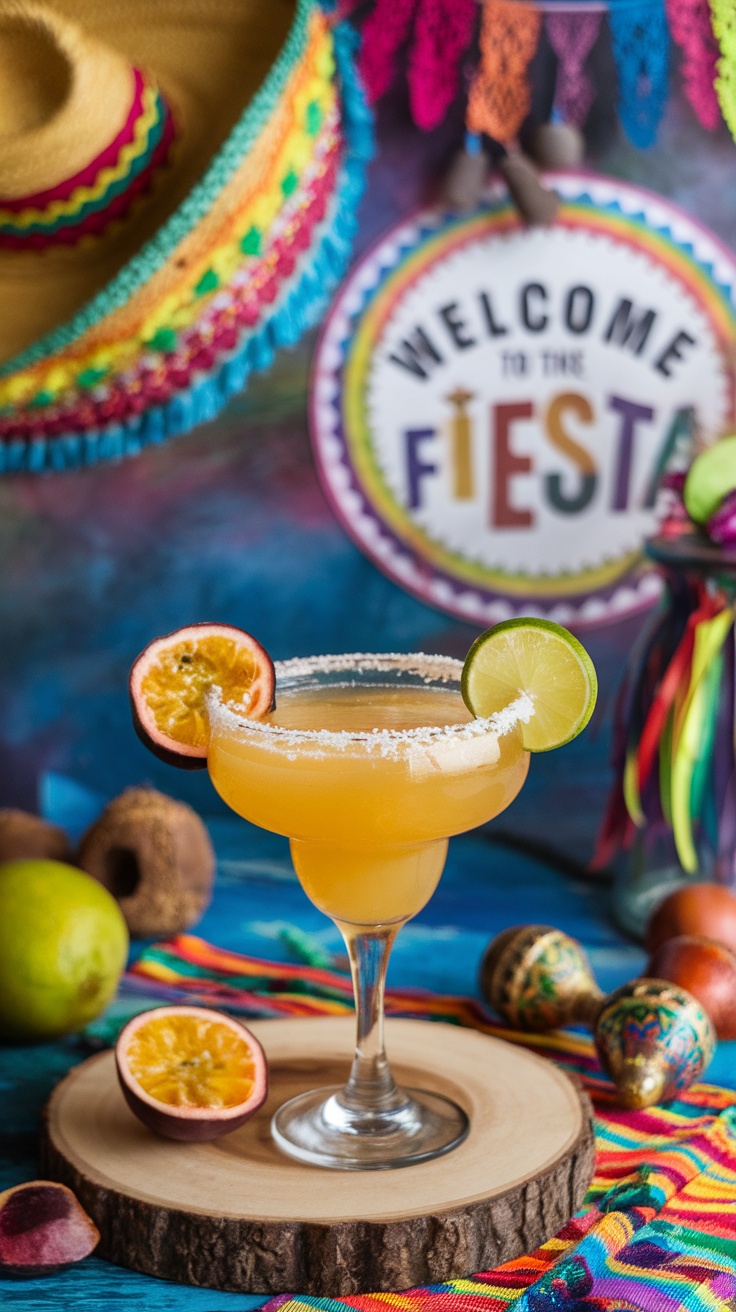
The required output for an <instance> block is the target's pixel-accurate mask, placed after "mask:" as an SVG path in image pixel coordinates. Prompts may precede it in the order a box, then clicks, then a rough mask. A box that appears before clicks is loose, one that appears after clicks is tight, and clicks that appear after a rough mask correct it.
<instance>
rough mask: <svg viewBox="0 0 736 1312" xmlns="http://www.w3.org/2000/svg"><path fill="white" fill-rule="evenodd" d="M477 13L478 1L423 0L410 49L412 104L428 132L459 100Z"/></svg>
mask: <svg viewBox="0 0 736 1312" xmlns="http://www.w3.org/2000/svg"><path fill="white" fill-rule="evenodd" d="M477 13H478V6H477V4H476V2H475V0H419V7H418V9H417V14H416V18H415V19H414V33H413V37H412V43H411V48H410V50H409V74H408V76H409V104H410V107H411V115H412V118H413V119H414V122H415V123H416V125H417V127H418V128H421V129H422V131H424V132H429V131H430V130H431V129H432V128H436V127H437V126H438V124H439V123H441V122H442V120H443V118H444V117H445V114H446V113H447V110H448V109H449V107H450V105H451V104H452V102H453V100H454V99H455V95H456V93H457V90H458V84H459V81H460V61H461V59H462V56H463V53H464V52H465V50H466V49H467V47H468V46H469V45H470V42H471V40H472V37H473V32H474V31H475V22H476V17H477Z"/></svg>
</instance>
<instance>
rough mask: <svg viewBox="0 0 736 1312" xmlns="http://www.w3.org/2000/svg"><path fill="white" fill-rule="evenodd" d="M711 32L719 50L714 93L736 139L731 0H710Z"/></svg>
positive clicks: (735, 49) (734, 33)
mask: <svg viewBox="0 0 736 1312" xmlns="http://www.w3.org/2000/svg"><path fill="white" fill-rule="evenodd" d="M710 7H711V16H712V20H713V32H714V34H715V37H716V40H717V41H718V45H719V47H720V51H721V57H720V59H719V60H718V62H717V65H716V68H717V72H718V76H717V78H716V94H717V96H718V103H719V105H720V107H721V113H722V114H723V117H724V118H725V120H726V122H727V124H728V126H729V128H730V130H731V136H732V137H734V139H736V22H734V9H733V4H732V0H710Z"/></svg>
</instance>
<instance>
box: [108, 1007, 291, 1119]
mask: <svg viewBox="0 0 736 1312" xmlns="http://www.w3.org/2000/svg"><path fill="white" fill-rule="evenodd" d="M115 1060H116V1063H117V1071H118V1079H119V1080H120V1086H121V1088H122V1091H123V1095H124V1097H125V1100H126V1102H127V1104H128V1106H129V1107H130V1109H131V1111H132V1112H133V1113H134V1114H135V1115H136V1116H137V1117H138V1119H139V1120H140V1121H142V1122H143V1124H144V1125H147V1126H148V1128H149V1130H153V1131H154V1132H155V1133H156V1134H161V1135H163V1136H164V1137H165V1138H167V1139H181V1140H183V1141H185V1142H189V1143H193V1142H197V1143H199V1142H202V1141H204V1140H208V1139H218V1138H219V1137H220V1135H222V1134H228V1133H229V1132H230V1131H231V1130H237V1128H238V1126H240V1125H243V1124H244V1122H245V1121H248V1120H250V1118H251V1116H253V1114H254V1112H257V1111H258V1108H259V1107H261V1106H262V1104H263V1103H264V1102H265V1099H266V1094H267V1092H268V1065H267V1062H266V1055H265V1053H264V1051H263V1048H262V1047H261V1045H260V1043H259V1042H258V1040H257V1039H256V1038H255V1036H254V1035H253V1034H251V1032H250V1030H248V1029H246V1027H245V1025H241V1024H240V1022H239V1021H237V1020H234V1019H233V1018H232V1017H231V1016H226V1015H224V1014H223V1013H222V1012H220V1011H210V1010H209V1009H208V1008H206V1007H187V1006H181V1007H156V1008H155V1009H154V1010H153V1011H145V1012H143V1014H142V1015H140V1016H135V1017H134V1019H133V1020H131V1021H128V1024H127V1025H126V1026H125V1028H124V1029H123V1031H122V1033H121V1034H120V1037H119V1039H118V1041H117V1045H116V1048H115Z"/></svg>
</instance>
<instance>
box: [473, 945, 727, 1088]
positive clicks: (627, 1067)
mask: <svg viewBox="0 0 736 1312" xmlns="http://www.w3.org/2000/svg"><path fill="white" fill-rule="evenodd" d="M481 987H482V989H483V993H484V995H485V997H486V999H487V1000H488V1002H490V1004H491V1006H492V1007H493V1009H494V1011H497V1012H498V1013H499V1015H501V1016H503V1017H504V1019H505V1020H507V1021H508V1022H509V1024H510V1025H512V1026H513V1027H514V1028H515V1029H521V1030H531V1031H535V1032H541V1031H544V1030H550V1029H557V1028H560V1027H561V1026H563V1025H570V1024H573V1023H574V1024H582V1025H587V1026H588V1028H590V1029H592V1030H593V1031H594V1034H595V1044H596V1049H597V1051H598V1056H599V1058H600V1062H601V1065H602V1066H603V1068H604V1070H606V1071H607V1072H608V1074H609V1075H610V1076H611V1079H612V1080H613V1082H614V1084H615V1085H616V1089H617V1092H618V1097H619V1101H620V1102H621V1103H622V1105H623V1106H624V1107H631V1108H641V1107H650V1106H652V1105H653V1104H654V1103H656V1102H666V1101H667V1100H669V1099H671V1098H674V1097H676V1096H677V1094H678V1093H682V1092H683V1091H684V1090H685V1089H687V1088H689V1087H690V1085H691V1084H693V1083H694V1082H695V1080H697V1079H699V1077H700V1076H701V1075H702V1073H703V1071H704V1070H705V1068H706V1066H707V1065H708V1062H709V1061H710V1059H711V1057H712V1056H713V1052H714V1049H715V1043H716V1036H715V1031H714V1029H713V1026H712V1024H711V1022H710V1019H709V1017H708V1015H707V1013H706V1012H705V1010H704V1009H703V1007H702V1006H701V1004H700V1003H699V1002H698V1001H697V999H696V998H694V997H693V996H692V994H690V993H688V992H687V991H686V990H685V989H683V988H679V987H678V986H677V985H675V984H669V983H667V981H665V980H660V979H636V980H632V981H631V982H630V983H629V984H624V985H623V987H622V988H619V989H616V990H615V991H614V992H613V993H610V994H609V995H608V997H604V995H603V993H602V992H601V991H600V989H599V988H598V985H597V984H596V982H595V979H594V977H593V974H592V971H591V969H590V964H589V962H588V958H587V957H586V955H585V952H584V950H583V948H582V947H581V945H580V944H579V943H578V942H576V940H575V939H573V938H570V936H569V935H568V934H563V933H562V931H561V930H559V929H553V928H552V927H551V926H550V925H521V926H516V927H514V928H513V929H507V930H504V932H503V933H502V934H498V935H497V936H496V938H494V939H493V940H492V941H491V943H490V944H489V946H488V948H487V950H486V953H485V956H484V958H483V964H482V968H481Z"/></svg>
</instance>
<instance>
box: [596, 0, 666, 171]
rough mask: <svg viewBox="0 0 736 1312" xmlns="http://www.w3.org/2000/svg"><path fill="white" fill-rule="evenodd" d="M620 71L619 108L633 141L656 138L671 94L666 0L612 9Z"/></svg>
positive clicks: (648, 141) (646, 0) (640, 144)
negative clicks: (665, 10) (664, 0)
mask: <svg viewBox="0 0 736 1312" xmlns="http://www.w3.org/2000/svg"><path fill="white" fill-rule="evenodd" d="M608 23H609V26H610V30H611V40H612V44H613V56H614V59H615V61H616V69H617V72H618V112H619V118H620V119H621V122H622V124H623V126H624V130H625V131H626V135H627V136H628V138H629V140H630V141H631V142H632V144H633V145H634V146H638V147H639V148H640V149H645V148H646V147H647V146H651V145H653V144H654V141H655V140H656V136H657V129H658V127H659V124H660V120H661V118H662V115H663V113H664V109H665V105H666V103H667V96H668V73H669V31H668V29H667V19H666V16H665V12H664V3H663V0H639V3H638V4H636V3H629V4H613V5H611V6H610V7H609V10H608Z"/></svg>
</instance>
